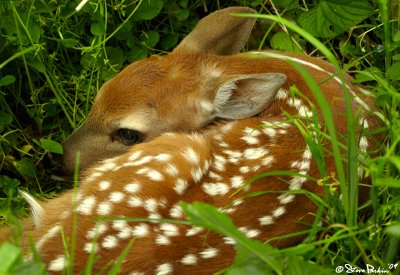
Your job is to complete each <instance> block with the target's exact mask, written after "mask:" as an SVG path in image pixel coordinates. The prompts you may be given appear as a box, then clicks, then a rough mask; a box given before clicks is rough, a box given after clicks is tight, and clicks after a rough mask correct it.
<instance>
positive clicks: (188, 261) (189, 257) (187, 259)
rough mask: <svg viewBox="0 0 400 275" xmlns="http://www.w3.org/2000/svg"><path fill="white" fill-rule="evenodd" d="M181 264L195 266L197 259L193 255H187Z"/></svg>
mask: <svg viewBox="0 0 400 275" xmlns="http://www.w3.org/2000/svg"><path fill="white" fill-rule="evenodd" d="M181 263H182V264H184V265H195V264H197V257H196V255H193V254H188V255H186V256H185V257H183V258H182V260H181Z"/></svg>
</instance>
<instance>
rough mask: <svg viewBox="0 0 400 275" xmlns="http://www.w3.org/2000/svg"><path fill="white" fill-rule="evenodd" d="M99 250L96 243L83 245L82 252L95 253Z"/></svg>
mask: <svg viewBox="0 0 400 275" xmlns="http://www.w3.org/2000/svg"><path fill="white" fill-rule="evenodd" d="M98 250H99V247H98V245H97V243H85V245H84V247H83V251H85V252H87V253H93V252H94V253H96V252H97V251H98Z"/></svg>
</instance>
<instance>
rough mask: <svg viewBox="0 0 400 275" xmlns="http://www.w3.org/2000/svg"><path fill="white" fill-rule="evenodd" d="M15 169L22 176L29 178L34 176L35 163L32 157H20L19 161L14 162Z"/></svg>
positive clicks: (35, 172) (35, 171)
mask: <svg viewBox="0 0 400 275" xmlns="http://www.w3.org/2000/svg"><path fill="white" fill-rule="evenodd" d="M14 165H15V167H16V168H17V170H18V171H19V172H20V173H21V174H22V175H24V176H28V177H30V178H35V177H36V174H37V170H36V165H35V163H34V162H33V160H32V159H29V158H22V159H21V160H19V161H15V162H14Z"/></svg>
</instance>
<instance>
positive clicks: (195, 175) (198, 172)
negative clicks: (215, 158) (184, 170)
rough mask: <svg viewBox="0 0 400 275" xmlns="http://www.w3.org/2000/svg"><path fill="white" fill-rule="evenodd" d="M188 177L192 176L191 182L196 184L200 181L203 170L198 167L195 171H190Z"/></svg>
mask: <svg viewBox="0 0 400 275" xmlns="http://www.w3.org/2000/svg"><path fill="white" fill-rule="evenodd" d="M190 175H191V176H192V178H193V181H194V182H195V183H198V182H199V181H200V180H201V178H202V177H203V169H202V168H201V167H199V168H197V169H192V170H191V171H190Z"/></svg>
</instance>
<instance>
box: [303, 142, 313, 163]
mask: <svg viewBox="0 0 400 275" xmlns="http://www.w3.org/2000/svg"><path fill="white" fill-rule="evenodd" d="M311 158H312V152H311V150H310V147H308V145H307V147H306V149H305V150H304V152H303V159H307V160H310V159H311Z"/></svg>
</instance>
